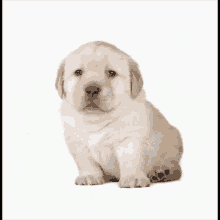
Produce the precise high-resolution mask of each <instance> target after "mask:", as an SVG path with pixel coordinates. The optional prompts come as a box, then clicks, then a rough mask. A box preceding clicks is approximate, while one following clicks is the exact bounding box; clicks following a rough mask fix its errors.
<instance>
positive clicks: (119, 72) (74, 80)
mask: <svg viewBox="0 0 220 220" xmlns="http://www.w3.org/2000/svg"><path fill="white" fill-rule="evenodd" d="M142 85H143V81H142V78H141V76H140V72H139V70H138V67H137V65H136V63H135V62H134V61H132V60H131V58H130V57H129V56H128V55H126V54H125V53H123V52H122V51H120V50H118V49H117V48H116V47H114V46H113V45H109V44H106V43H104V42H94V43H90V44H86V45H83V46H82V47H80V48H79V49H77V50H76V51H74V52H73V53H71V54H70V55H69V56H68V57H67V58H66V59H65V60H64V61H63V63H62V64H61V67H60V69H59V71H58V79H57V85H56V86H57V89H58V91H59V94H60V96H61V97H62V98H65V99H66V100H67V101H68V102H69V103H70V104H71V105H72V107H73V108H75V109H76V110H77V111H79V112H82V113H85V114H107V113H109V112H112V111H114V109H116V108H117V107H118V106H119V105H121V104H123V103H125V102H126V101H128V100H129V99H131V98H133V99H134V98H136V97H137V95H138V94H139V92H140V90H141V88H142Z"/></svg>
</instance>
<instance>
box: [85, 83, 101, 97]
mask: <svg viewBox="0 0 220 220" xmlns="http://www.w3.org/2000/svg"><path fill="white" fill-rule="evenodd" d="M85 90H86V93H87V94H88V95H89V96H90V97H93V96H95V95H98V94H99V92H100V90H101V89H100V88H99V87H97V86H88V87H87V88H86V89H85Z"/></svg>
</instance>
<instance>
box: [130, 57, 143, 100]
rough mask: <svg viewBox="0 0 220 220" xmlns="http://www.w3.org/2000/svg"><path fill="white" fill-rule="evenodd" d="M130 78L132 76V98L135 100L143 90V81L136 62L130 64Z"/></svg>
mask: <svg viewBox="0 0 220 220" xmlns="http://www.w3.org/2000/svg"><path fill="white" fill-rule="evenodd" d="M129 68H130V76H131V98H132V99H135V98H136V97H137V96H138V95H139V93H140V92H141V90H142V88H143V79H142V76H141V73H140V70H139V68H138V65H137V63H135V62H134V61H131V62H129Z"/></svg>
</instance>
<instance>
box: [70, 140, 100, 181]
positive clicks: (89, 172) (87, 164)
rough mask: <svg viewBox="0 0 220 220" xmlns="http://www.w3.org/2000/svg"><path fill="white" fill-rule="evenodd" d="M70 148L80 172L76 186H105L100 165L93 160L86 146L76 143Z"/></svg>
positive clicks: (71, 144)
mask: <svg viewBox="0 0 220 220" xmlns="http://www.w3.org/2000/svg"><path fill="white" fill-rule="evenodd" d="M68 146H69V149H70V152H71V154H72V156H73V158H74V160H75V162H76V164H77V167H78V170H79V176H78V177H77V178H76V180H75V184H76V185H99V184H103V183H104V179H103V172H102V170H101V168H100V166H99V164H98V163H97V162H96V161H95V160H94V159H93V157H92V155H91V152H90V150H89V149H88V148H87V147H86V146H84V145H81V144H78V143H74V142H73V143H69V144H68Z"/></svg>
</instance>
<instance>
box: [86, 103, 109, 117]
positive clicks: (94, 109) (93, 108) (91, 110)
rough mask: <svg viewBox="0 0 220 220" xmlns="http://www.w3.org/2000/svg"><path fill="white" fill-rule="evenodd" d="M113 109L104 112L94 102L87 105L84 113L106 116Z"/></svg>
mask: <svg viewBox="0 0 220 220" xmlns="http://www.w3.org/2000/svg"><path fill="white" fill-rule="evenodd" d="M112 110H113V109H111V110H104V109H102V108H101V107H99V106H98V105H97V104H95V103H94V102H90V103H89V104H87V105H86V106H85V107H84V108H83V112H84V113H86V114H95V115H99V114H106V113H109V112H111V111H112Z"/></svg>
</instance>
